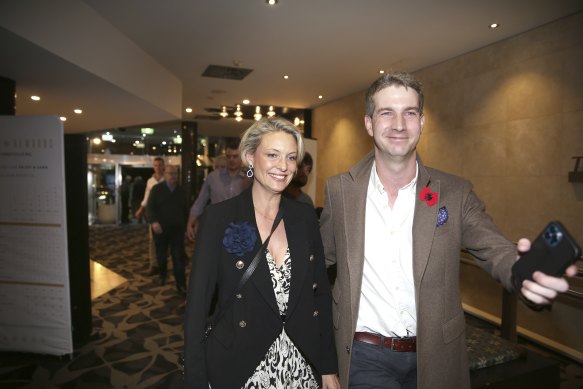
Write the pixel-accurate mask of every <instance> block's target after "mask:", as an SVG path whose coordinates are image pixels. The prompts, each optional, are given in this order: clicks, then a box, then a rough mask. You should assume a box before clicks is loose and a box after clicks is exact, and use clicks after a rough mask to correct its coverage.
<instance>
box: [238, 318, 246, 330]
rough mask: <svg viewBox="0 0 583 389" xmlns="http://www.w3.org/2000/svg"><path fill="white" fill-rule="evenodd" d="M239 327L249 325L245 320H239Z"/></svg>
mask: <svg viewBox="0 0 583 389" xmlns="http://www.w3.org/2000/svg"><path fill="white" fill-rule="evenodd" d="M239 327H241V328H245V327H247V323H246V322H245V320H241V321H240V322H239Z"/></svg>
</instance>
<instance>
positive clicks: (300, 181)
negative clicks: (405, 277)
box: [292, 163, 312, 188]
mask: <svg viewBox="0 0 583 389" xmlns="http://www.w3.org/2000/svg"><path fill="white" fill-rule="evenodd" d="M311 172H312V166H311V165H308V164H304V163H302V164H301V165H300V166H299V167H298V173H297V174H296V176H295V177H294V178H293V179H292V184H293V185H295V186H297V187H299V188H301V187H303V186H306V184H307V183H308V176H309V175H310V173H311Z"/></svg>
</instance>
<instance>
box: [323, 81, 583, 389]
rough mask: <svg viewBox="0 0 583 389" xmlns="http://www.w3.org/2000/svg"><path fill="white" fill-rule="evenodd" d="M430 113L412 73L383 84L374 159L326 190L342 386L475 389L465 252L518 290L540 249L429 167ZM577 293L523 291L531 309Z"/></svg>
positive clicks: (374, 102)
mask: <svg viewBox="0 0 583 389" xmlns="http://www.w3.org/2000/svg"><path fill="white" fill-rule="evenodd" d="M423 103H424V97H423V92H422V89H421V84H420V82H419V81H417V80H416V79H415V78H414V77H413V76H412V75H410V74H407V73H389V74H385V75H383V76H382V77H380V78H379V79H377V80H376V81H375V82H373V84H372V85H371V86H370V88H369V89H368V91H367V93H366V115H365V117H364V124H365V127H366V130H367V132H368V135H369V136H371V137H372V138H373V143H374V149H373V151H372V152H370V153H369V154H368V155H366V156H365V157H364V159H362V160H361V161H360V162H358V163H357V164H356V165H355V166H354V167H352V168H351V169H350V170H349V171H348V172H346V173H342V174H340V175H337V176H334V177H332V178H330V179H329V180H328V182H327V184H326V189H325V202H324V209H323V212H322V215H321V219H320V221H321V233H322V239H323V242H324V251H325V256H326V261H327V263H328V264H329V265H332V264H336V265H337V278H336V281H335V283H334V288H333V292H332V295H333V296H334V299H333V301H334V303H333V317H334V329H335V339H336V348H337V350H338V351H339V352H338V358H339V361H338V365H339V371H340V384H341V386H342V387H343V388H365V387H366V388H420V389H429V388H430V389H442V388H443V389H450V388H469V387H470V377H469V369H468V361H467V355H466V343H465V317H464V311H463V309H462V302H461V295H460V294H461V293H460V287H459V277H460V274H459V266H460V254H461V249H465V250H467V251H468V252H469V253H470V254H472V255H473V256H474V257H475V258H476V259H477V261H476V263H477V264H478V265H479V266H480V267H481V268H483V269H484V270H485V271H487V272H488V273H490V274H491V275H492V277H493V278H494V279H496V280H497V281H499V282H500V283H502V285H503V286H504V287H505V288H506V289H508V290H510V291H512V290H513V289H515V285H514V282H513V279H512V270H511V269H512V266H513V264H514V263H515V262H516V259H517V255H518V253H523V252H526V251H528V250H529V248H530V242H529V241H528V240H527V239H521V240H520V241H519V242H518V246H515V245H514V244H512V243H511V242H510V241H508V240H507V239H506V238H504V237H503V236H502V234H501V233H500V231H499V230H498V228H497V227H496V226H495V225H494V223H493V221H492V219H491V217H490V216H488V215H487V214H486V212H485V207H484V204H483V203H482V202H481V201H480V200H479V199H478V197H477V196H476V194H475V193H474V192H473V190H472V185H471V184H470V183H469V182H468V181H466V180H465V179H463V178H460V177H456V176H453V175H450V174H447V173H444V172H441V171H439V170H435V169H431V168H429V167H426V166H425V165H424V164H423V163H422V162H421V159H420V158H419V156H418V155H417V151H416V146H417V143H418V141H419V138H420V136H421V133H422V131H423V125H424V122H425V117H424V115H423ZM444 152H446V151H444ZM576 270H577V269H576V267H575V266H571V267H569V268H568V269H567V275H569V276H572V275H574V274H575V273H576ZM567 289H568V283H567V281H566V280H565V279H564V278H557V277H551V276H548V275H545V274H542V273H541V272H535V273H534V276H533V280H532V281H524V282H523V283H522V285H516V291H517V292H518V293H520V295H521V296H522V297H523V298H524V299H525V300H527V301H530V303H532V304H550V303H551V301H552V300H553V299H554V298H555V297H556V295H557V293H558V292H565V291H566V290H567Z"/></svg>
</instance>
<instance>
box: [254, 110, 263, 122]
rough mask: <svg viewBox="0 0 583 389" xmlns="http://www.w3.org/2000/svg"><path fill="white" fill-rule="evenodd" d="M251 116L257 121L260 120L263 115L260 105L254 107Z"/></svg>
mask: <svg viewBox="0 0 583 389" xmlns="http://www.w3.org/2000/svg"><path fill="white" fill-rule="evenodd" d="M253 117H254V118H255V120H257V121H259V120H261V118H262V117H263V115H261V107H260V106H257V107H255V114H254V115H253Z"/></svg>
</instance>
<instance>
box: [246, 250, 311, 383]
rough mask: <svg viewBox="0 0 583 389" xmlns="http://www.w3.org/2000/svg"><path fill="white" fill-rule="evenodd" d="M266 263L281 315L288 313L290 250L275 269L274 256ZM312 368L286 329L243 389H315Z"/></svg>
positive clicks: (269, 255)
mask: <svg viewBox="0 0 583 389" xmlns="http://www.w3.org/2000/svg"><path fill="white" fill-rule="evenodd" d="M266 257H267V263H268V264H269V271H270V273H271V282H272V284H273V290H274V291H275V297H276V299H277V306H278V307H279V312H280V314H282V315H284V314H285V312H286V311H287V302H288V299H289V289H290V279H291V256H290V252H289V248H288V249H287V251H286V253H285V258H284V262H283V264H282V265H281V267H280V268H279V269H278V268H277V266H276V265H275V260H274V259H273V256H272V255H271V253H270V252H269V250H268V251H267V255H266ZM317 387H318V383H317V381H316V379H315V378H314V373H313V372H312V368H311V367H310V365H309V364H308V363H307V362H306V359H305V358H304V357H303V356H302V354H301V353H300V351H299V350H298V349H297V348H296V346H295V345H294V344H293V342H292V340H291V339H290V338H289V337H288V336H287V334H286V333H285V329H284V330H283V331H282V332H281V334H279V336H278V337H277V339H275V341H274V342H273V344H272V345H271V347H270V348H269V350H268V351H267V353H266V354H265V358H263V361H261V363H260V364H259V366H257V368H256V369H255V372H254V373H253V375H252V376H251V377H250V378H249V379H248V380H247V382H246V383H245V385H244V386H243V388H245V389H248V388H249V389H250V388H253V389H268V388H274V389H276V388H277V389H280V388H306V389H307V388H310V389H311V388H317Z"/></svg>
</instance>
